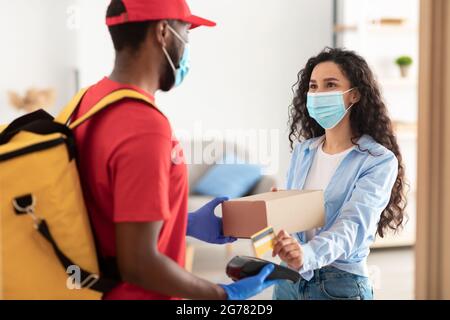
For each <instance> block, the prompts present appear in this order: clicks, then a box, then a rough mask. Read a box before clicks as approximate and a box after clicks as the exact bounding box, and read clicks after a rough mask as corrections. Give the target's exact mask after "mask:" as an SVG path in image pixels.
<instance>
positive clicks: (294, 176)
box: [287, 135, 398, 281]
mask: <svg viewBox="0 0 450 320" xmlns="http://www.w3.org/2000/svg"><path fill="white" fill-rule="evenodd" d="M323 139H324V137H319V138H314V139H310V140H307V141H304V142H302V143H299V144H298V145H297V146H296V147H295V149H294V152H293V154H292V159H291V164H290V167H289V171H288V175H287V189H299V190H301V189H303V186H304V185H305V181H306V177H307V176H308V172H309V169H310V168H311V165H312V163H313V160H314V156H315V154H316V151H317V148H318V146H319V145H320V143H321V142H322V141H323ZM358 144H359V148H358V147H357V146H354V147H353V149H352V150H351V151H350V152H349V153H348V154H347V155H346V156H345V158H344V159H343V160H342V162H341V163H340V165H339V167H338V168H337V169H336V172H335V173H334V176H333V177H332V178H331V181H330V183H329V185H328V187H327V189H326V190H324V196H325V215H326V217H325V226H324V227H322V228H320V229H318V232H317V234H316V235H315V236H314V238H313V239H311V240H310V241H308V242H307V243H305V239H306V238H305V232H299V233H297V234H296V236H297V238H298V240H299V241H300V243H301V244H302V247H303V252H304V263H303V267H302V268H301V269H300V274H301V275H302V277H303V278H304V279H305V280H308V281H309V280H311V278H312V277H313V271H314V270H316V269H320V268H322V267H324V266H328V265H331V266H333V267H336V268H338V269H340V270H343V271H347V272H350V273H353V274H357V275H361V276H368V270H367V264H366V262H367V261H366V260H367V256H368V255H369V252H370V245H371V244H372V243H373V242H374V240H375V234H376V231H377V225H378V222H379V220H380V217H381V213H382V211H383V210H384V209H385V208H386V206H387V204H388V203H389V199H390V197H391V191H392V188H393V186H394V183H395V180H396V177H397V172H398V161H397V158H396V157H395V155H394V154H393V153H392V152H391V151H390V150H388V149H386V148H385V147H383V146H382V145H380V144H378V143H377V142H376V141H375V140H373V139H372V138H371V137H370V136H368V135H364V136H362V137H361V138H360V139H359V141H358ZM369 152H370V153H369ZM299 210H301V208H299Z"/></svg>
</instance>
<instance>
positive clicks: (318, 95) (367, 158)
mask: <svg viewBox="0 0 450 320" xmlns="http://www.w3.org/2000/svg"><path fill="white" fill-rule="evenodd" d="M294 88H295V90H294V93H295V97H294V101H293V105H292V108H291V112H290V115H291V119H290V130H291V132H290V135H289V140H290V142H291V148H292V147H293V144H294V142H295V141H297V140H298V141H299V143H298V144H297V145H296V147H295V148H294V150H293V155H292V160H291V164H290V168H289V172H288V177H287V188H288V189H319V190H324V196H325V211H326V223H325V225H324V227H323V228H319V229H316V230H309V231H307V232H301V233H297V234H295V235H292V236H291V235H289V234H287V233H286V232H285V231H280V233H279V234H278V235H277V238H276V242H275V246H274V250H273V255H274V256H276V255H278V256H279V257H280V258H281V260H283V261H284V263H285V264H287V265H288V266H289V267H290V268H293V269H295V270H298V271H299V272H300V274H301V275H302V280H300V281H299V282H297V283H295V284H292V283H289V282H286V281H283V282H281V283H280V284H279V285H277V286H276V287H275V290H274V299H302V300H303V299H373V289H372V286H371V283H370V281H369V278H368V270H367V265H366V260H367V256H368V255H369V251H370V250H369V247H370V245H371V244H372V243H373V242H374V240H375V237H376V234H378V235H379V236H380V237H383V236H384V235H385V233H386V231H388V230H389V229H392V230H398V229H399V228H400V227H401V226H402V223H403V220H404V208H405V205H406V201H405V194H404V189H405V176H404V167H403V163H402V156H401V154H400V150H399V147H398V144H397V140H396V138H395V135H394V132H393V129H392V123H391V120H390V119H389V116H388V110H387V109H386V106H385V104H384V102H383V99H382V97H381V93H380V90H379V87H378V84H377V82H376V80H375V78H374V75H373V73H372V71H371V70H370V68H369V66H368V64H367V63H366V61H365V60H364V59H363V58H362V57H360V56H359V55H357V54H356V53H354V52H352V51H346V50H342V49H330V48H327V49H325V50H324V51H322V52H321V53H320V54H319V55H318V56H316V57H313V58H311V59H310V60H309V61H308V62H307V64H306V67H305V68H304V69H303V70H301V71H300V73H299V74H298V82H297V84H296V85H295V86H294ZM300 210H301V209H300ZM305 214H307V213H305Z"/></svg>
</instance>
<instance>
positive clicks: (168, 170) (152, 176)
mask: <svg viewBox="0 0 450 320" xmlns="http://www.w3.org/2000/svg"><path fill="white" fill-rule="evenodd" d="M123 88H129V89H134V90H136V91H139V92H140V93H143V94H145V95H147V96H148V97H150V98H151V99H152V100H153V99H154V98H153V97H152V96H151V95H150V94H148V93H146V92H145V91H143V90H142V89H140V88H137V87H133V86H129V85H123V84H120V83H117V82H114V81H112V80H110V79H108V78H106V77H105V78H104V79H103V80H101V81H100V82H98V83H97V84H96V85H94V86H93V87H91V88H90V89H89V90H88V92H87V93H86V95H85V96H84V98H83V100H82V102H81V104H80V106H79V108H78V109H77V111H76V113H75V114H74V116H73V118H72V121H73V120H74V119H77V118H78V117H80V116H81V115H83V114H84V113H86V112H87V111H88V110H89V109H90V108H91V107H92V106H93V105H94V104H95V103H96V102H98V101H99V100H100V99H101V98H103V97H104V96H106V95H107V94H109V93H111V92H112V91H115V90H117V89H123ZM75 139H76V144H77V149H78V166H79V171H80V178H81V182H82V185H83V192H84V197H85V202H86V206H87V209H88V211H89V215H90V218H91V221H92V226H93V230H94V233H95V236H96V238H97V241H98V245H99V251H100V252H99V254H101V255H102V256H103V257H115V256H116V243H115V240H116V239H115V223H121V222H151V221H162V220H163V221H164V224H163V227H162V230H161V233H160V236H159V240H158V248H159V251H160V252H161V253H162V254H164V255H166V256H168V257H169V258H171V259H172V260H174V261H175V262H176V263H178V264H179V265H180V266H182V267H184V256H185V237H186V225H187V199H188V183H187V170H186V165H185V163H184V161H182V160H183V159H184V158H183V153H182V150H181V148H180V147H179V144H178V141H176V139H174V138H173V135H172V130H171V127H170V124H169V121H168V120H167V118H166V117H165V116H164V115H163V114H162V113H161V112H160V111H158V110H157V109H155V108H153V107H151V106H149V105H148V104H145V103H144V102H140V101H137V100H132V99H126V100H123V101H120V102H118V103H115V104H114V105H110V106H109V107H107V108H106V109H105V110H102V111H101V112H100V113H98V114H97V115H95V116H94V117H93V118H91V119H90V120H88V121H86V122H85V123H84V124H82V125H81V126H80V127H78V128H77V129H76V130H75ZM180 160H181V161H180ZM104 299H171V297H167V296H164V295H162V294H159V293H156V292H150V291H146V290H144V289H142V288H139V287H137V286H134V285H132V284H128V283H122V284H120V285H119V286H118V287H116V288H115V289H114V290H113V291H111V292H110V293H108V294H106V295H105V296H104Z"/></svg>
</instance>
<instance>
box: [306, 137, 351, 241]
mask: <svg viewBox="0 0 450 320" xmlns="http://www.w3.org/2000/svg"><path fill="white" fill-rule="evenodd" d="M352 149H353V148H350V149H347V150H345V151H343V152H341V153H337V154H328V153H325V152H324V151H323V142H322V143H321V144H320V146H319V147H318V148H317V153H316V155H315V156H314V160H313V163H312V165H311V168H310V169H309V172H308V176H307V177H306V182H305V186H304V189H305V190H324V191H325V190H326V188H327V187H328V184H329V183H330V181H331V178H332V177H333V175H334V173H335V172H336V170H337V168H338V167H339V164H340V163H341V161H342V160H343V159H344V158H345V156H346V155H347V154H348V153H349V152H350V151H351V150H352ZM316 233H317V229H312V230H308V231H306V241H309V240H311V239H312V238H313V237H314V236H315V234H316Z"/></svg>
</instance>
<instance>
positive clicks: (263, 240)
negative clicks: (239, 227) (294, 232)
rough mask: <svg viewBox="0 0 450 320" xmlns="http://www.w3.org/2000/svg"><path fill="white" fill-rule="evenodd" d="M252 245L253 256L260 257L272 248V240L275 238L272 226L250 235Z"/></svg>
mask: <svg viewBox="0 0 450 320" xmlns="http://www.w3.org/2000/svg"><path fill="white" fill-rule="evenodd" d="M250 239H251V241H252V245H253V251H254V253H255V256H256V257H258V258H261V257H262V256H264V254H265V253H266V252H267V251H269V250H273V242H274V239H275V232H274V231H273V228H272V227H270V226H269V227H267V228H265V229H263V230H261V231H259V232H257V233H255V234H254V235H252V236H251V237H250Z"/></svg>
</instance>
